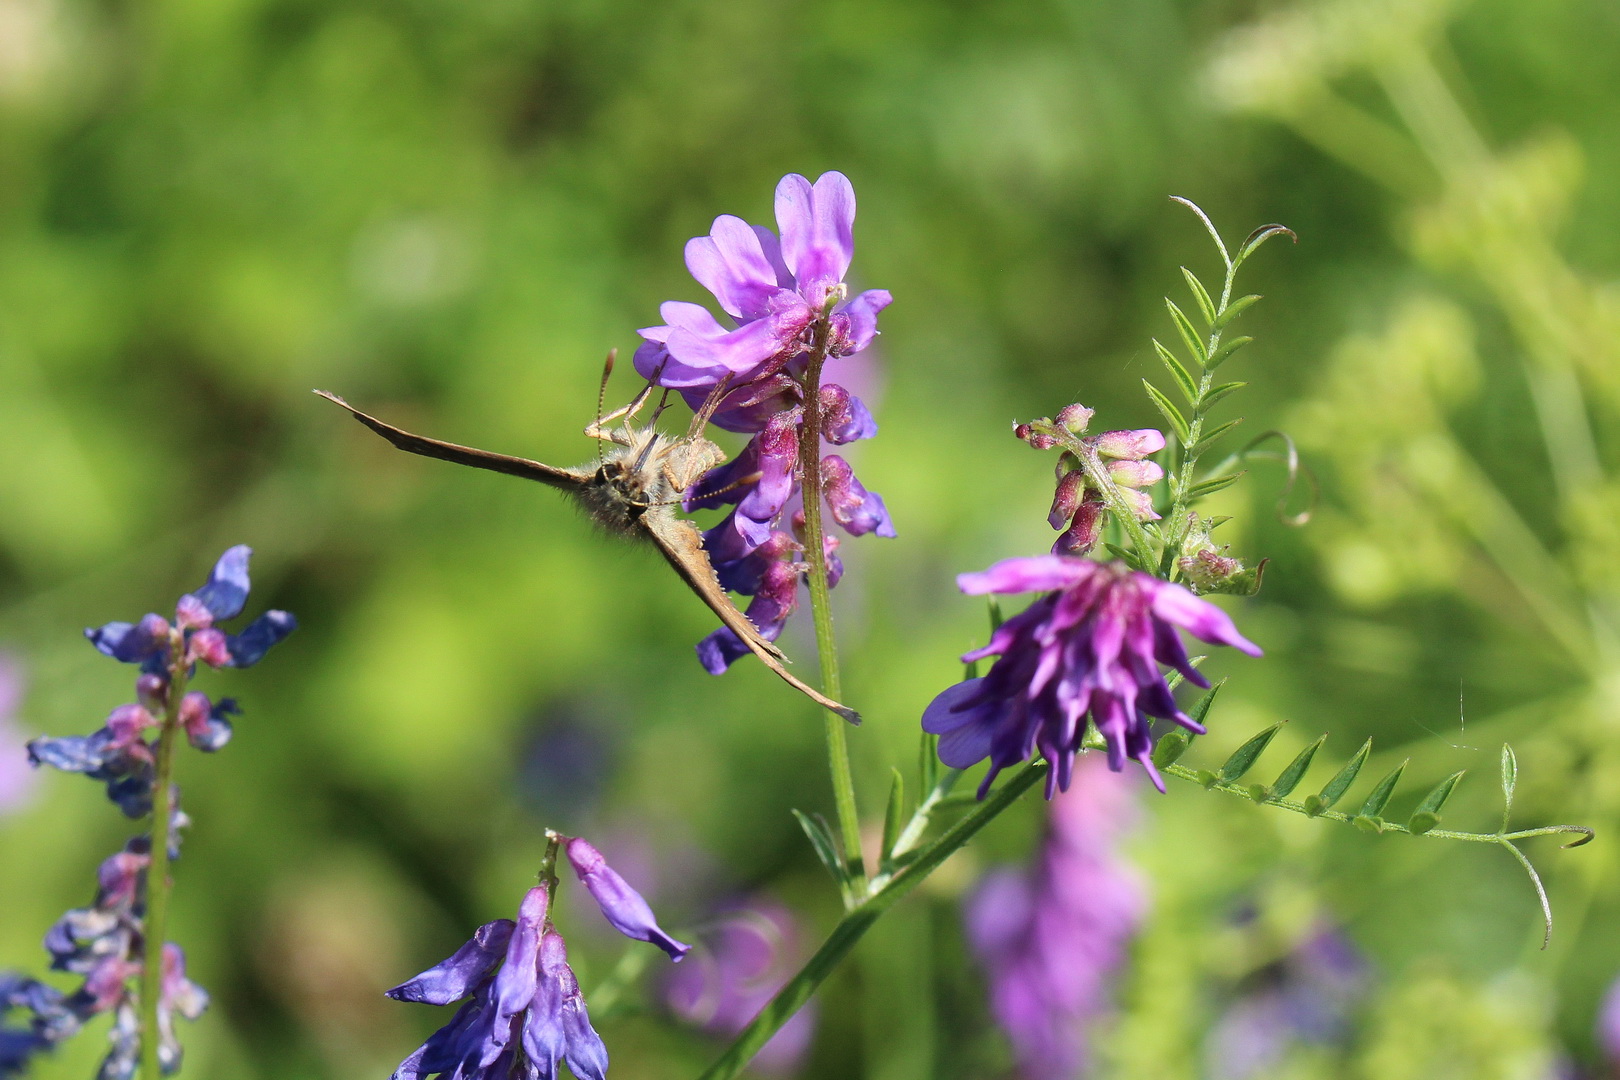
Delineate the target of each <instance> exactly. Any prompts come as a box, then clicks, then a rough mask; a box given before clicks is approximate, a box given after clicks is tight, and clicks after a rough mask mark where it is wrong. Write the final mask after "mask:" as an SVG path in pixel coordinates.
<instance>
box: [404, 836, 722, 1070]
mask: <svg viewBox="0 0 1620 1080" xmlns="http://www.w3.org/2000/svg"><path fill="white" fill-rule="evenodd" d="M563 846H564V847H565V850H566V852H567V855H568V861H569V863H570V865H572V866H573V868H574V873H575V875H576V876H577V877H578V878H579V880H580V882H581V883H582V884H584V886H585V888H586V889H587V890H588V891H589V892H590V894H591V897H592V898H593V899H594V900H595V901H596V903H597V906H598V907H599V908H600V909H601V912H602V915H603V917H605V918H606V919H607V921H608V923H609V924H610V925H611V926H612V927H613V928H614V929H615V930H617V931H619V932H620V933H621V934H623V935H625V936H626V937H628V938H631V939H633V940H636V941H645V942H649V943H650V944H653V945H656V946H658V947H659V948H660V949H662V950H664V952H666V953H668V954H669V957H670V959H672V960H676V961H678V960H680V959H681V957H683V956H685V955H686V954H687V952H688V951H690V948H691V947H690V946H688V945H685V944H682V943H681V942H679V941H676V940H675V939H674V938H673V937H671V936H670V935H669V934H667V933H665V932H664V930H663V929H662V928H661V927H660V926H659V925H658V921H657V920H656V919H655V918H654V917H653V913H652V909H651V908H650V907H649V906H648V905H647V902H646V901H645V900H644V899H642V897H641V894H640V893H638V892H636V890H635V889H633V888H631V887H630V885H629V884H628V883H627V882H626V881H625V880H624V878H622V877H621V876H619V874H618V873H617V872H616V871H614V869H613V868H612V867H611V866H609V865H608V864H607V860H605V859H604V858H603V857H602V853H601V852H599V851H597V850H596V848H594V847H592V846H591V845H590V843H588V842H587V841H585V840H582V839H579V838H578V837H575V838H572V839H567V840H566V842H565V843H564V845H563ZM550 907H551V886H550V885H549V884H546V883H542V884H540V885H537V886H535V887H534V888H532V889H530V890H529V891H528V893H527V894H525V895H524V897H523V902H522V903H521V904H520V905H519V907H518V917H517V919H516V921H514V920H511V919H496V920H495V921H494V922H489V923H485V924H484V925H483V926H480V927H479V928H478V929H477V930H476V931H475V932H474V933H473V936H472V939H471V940H469V941H468V942H467V943H466V944H465V945H463V946H462V947H461V948H459V949H457V950H456V951H455V953H454V954H452V955H451V956H450V957H449V958H448V959H446V960H444V961H442V962H440V963H439V964H436V965H434V966H433V967H431V968H429V969H428V970H426V971H424V972H422V974H420V975H418V976H416V977H415V978H414V979H411V980H409V981H408V982H405V983H402V984H400V985H399V986H396V987H394V988H393V989H392V990H390V991H388V996H389V997H391V998H393V999H394V1000H396V1001H418V1002H424V1003H426V1004H429V1005H449V1004H451V1003H453V1002H456V1001H461V1000H463V999H467V1000H466V1002H465V1004H463V1005H462V1006H461V1008H460V1009H459V1010H457V1012H456V1015H455V1016H454V1017H452V1018H451V1020H450V1022H449V1023H448V1024H446V1025H445V1026H444V1027H442V1028H440V1029H439V1030H438V1031H437V1032H435V1033H434V1034H433V1035H432V1036H431V1037H430V1038H429V1039H428V1041H427V1042H425V1043H423V1044H422V1045H421V1046H420V1047H418V1048H417V1049H416V1050H415V1051H414V1052H413V1053H412V1054H411V1055H410V1056H409V1057H407V1058H406V1059H405V1060H404V1061H403V1062H401V1063H400V1066H399V1068H397V1069H395V1070H394V1073H393V1080H424V1078H426V1077H430V1076H442V1077H444V1078H446V1080H555V1077H556V1076H557V1075H558V1072H557V1066H558V1064H559V1063H566V1064H567V1065H568V1068H569V1070H570V1071H571V1072H573V1074H574V1076H575V1077H577V1078H578V1080H603V1078H604V1077H605V1076H606V1075H607V1066H608V1055H607V1047H606V1046H604V1045H603V1043H602V1038H601V1036H599V1035H598V1034H597V1033H596V1029H595V1028H593V1027H591V1019H590V1016H589V1015H587V1013H586V1011H585V998H584V995H583V994H581V993H580V989H579V980H578V979H577V978H575V977H574V971H573V969H572V968H571V967H569V965H568V945H567V942H565V941H564V940H563V936H562V934H560V933H558V931H557V928H556V927H555V926H554V925H552V922H551V919H550V917H549V915H550Z"/></svg>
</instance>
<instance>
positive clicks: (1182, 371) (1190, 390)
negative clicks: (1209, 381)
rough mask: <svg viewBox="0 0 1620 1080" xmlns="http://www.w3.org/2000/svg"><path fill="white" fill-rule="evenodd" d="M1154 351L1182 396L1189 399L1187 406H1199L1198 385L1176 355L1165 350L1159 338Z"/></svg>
mask: <svg viewBox="0 0 1620 1080" xmlns="http://www.w3.org/2000/svg"><path fill="white" fill-rule="evenodd" d="M1153 349H1154V351H1155V352H1157V353H1158V354H1159V360H1160V361H1161V362H1163V364H1164V367H1165V370H1166V371H1168V372H1170V378H1171V379H1172V380H1173V381H1174V382H1175V384H1176V386H1177V388H1178V389H1180V390H1181V396H1182V397H1184V398H1186V399H1187V404H1188V405H1197V404H1198V384H1197V383H1195V382H1193V377H1192V376H1191V375H1190V374H1188V372H1187V369H1186V368H1185V367H1183V366H1182V364H1181V361H1180V360H1178V359H1177V358H1176V354H1175V353H1173V352H1171V351H1170V350H1169V349H1167V348H1165V346H1164V344H1163V343H1162V342H1161V341H1159V339H1158V338H1154V339H1153Z"/></svg>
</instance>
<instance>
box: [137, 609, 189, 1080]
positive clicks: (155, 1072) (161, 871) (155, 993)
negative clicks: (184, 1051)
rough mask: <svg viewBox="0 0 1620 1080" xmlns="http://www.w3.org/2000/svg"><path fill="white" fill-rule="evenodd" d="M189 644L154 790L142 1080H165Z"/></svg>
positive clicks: (179, 641)
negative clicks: (166, 959) (163, 1049)
mask: <svg viewBox="0 0 1620 1080" xmlns="http://www.w3.org/2000/svg"><path fill="white" fill-rule="evenodd" d="M190 674H191V673H190V671H189V665H187V663H186V642H185V637H184V635H183V634H182V632H181V631H180V630H179V629H178V628H176V629H175V630H174V631H173V638H172V639H171V641H170V644H169V687H168V699H167V701H166V703H165V704H164V708H163V727H162V729H161V731H160V732H159V734H158V746H157V761H156V763H155V768H154V777H153V781H152V784H153V789H152V848H151V852H150V854H149V857H150V860H151V861H150V863H149V864H148V866H147V870H146V923H145V929H144V935H143V940H144V942H145V944H144V945H143V950H144V951H143V953H142V957H141V990H140V998H139V1001H138V1004H139V1006H140V1009H139V1017H140V1033H141V1080H161V1077H162V1075H163V1064H162V1061H161V1060H160V1059H159V1054H158V1048H159V1039H160V1034H159V1028H158V1006H159V1004H160V1003H161V1001H162V999H163V943H164V942H165V941H166V940H167V938H168V923H169V897H170V895H171V894H172V893H173V891H174V879H173V878H172V877H171V876H170V874H169V861H170V860H169V845H170V843H171V836H170V833H171V831H172V829H171V820H172V818H173V817H174V753H175V749H176V748H177V747H178V746H179V742H180V703H181V701H183V700H184V699H185V696H186V683H187V681H188V679H189V676H190Z"/></svg>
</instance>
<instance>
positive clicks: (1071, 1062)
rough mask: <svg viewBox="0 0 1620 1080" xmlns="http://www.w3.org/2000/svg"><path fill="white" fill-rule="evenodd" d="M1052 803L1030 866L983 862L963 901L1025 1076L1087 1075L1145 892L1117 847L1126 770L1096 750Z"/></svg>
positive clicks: (1126, 801) (995, 1004)
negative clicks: (994, 866) (1092, 1040)
mask: <svg viewBox="0 0 1620 1080" xmlns="http://www.w3.org/2000/svg"><path fill="white" fill-rule="evenodd" d="M1075 772H1076V775H1075V783H1074V786H1073V787H1072V788H1070V789H1069V790H1068V791H1067V792H1065V793H1063V794H1062V795H1060V796H1058V797H1057V798H1055V799H1054V800H1053V801H1052V804H1051V814H1050V818H1049V820H1048V824H1047V828H1046V835H1045V837H1044V839H1043V841H1042V843H1041V847H1040V851H1039V854H1038V855H1037V856H1036V862H1035V865H1034V866H1033V867H1031V868H1030V869H1028V870H1017V869H1012V868H1003V869H999V870H994V871H991V872H990V873H989V874H987V875H985V877H984V878H983V879H982V880H981V881H980V882H979V884H978V886H977V887H976V888H975V889H974V891H973V892H972V893H971V894H970V895H969V897H968V900H967V903H966V906H965V908H964V918H965V921H966V925H967V935H968V942H969V944H970V945H971V946H972V948H973V951H974V953H975V955H977V956H978V958H979V961H980V963H981V964H983V965H984V967H985V969H986V970H987V972H988V973H989V983H990V1007H991V1012H992V1013H993V1014H994V1016H995V1018H996V1022H997V1023H998V1024H999V1025H1000V1027H1001V1029H1002V1030H1003V1031H1004V1032H1006V1034H1007V1037H1008V1039H1009V1041H1010V1042H1011V1043H1012V1047H1013V1052H1014V1055H1015V1056H1016V1057H1017V1059H1018V1063H1019V1071H1020V1073H1021V1074H1022V1075H1023V1076H1024V1077H1025V1078H1026V1080H1072V1078H1073V1077H1076V1076H1080V1075H1082V1073H1083V1070H1084V1068H1085V1064H1086V1051H1087V1044H1088V1039H1089V1034H1090V1031H1091V1028H1092V1026H1093V1025H1094V1024H1095V1023H1096V1022H1097V1021H1098V1019H1099V1018H1100V1017H1101V1016H1102V1014H1103V1013H1104V1012H1105V1011H1106V1010H1107V1008H1108V1004H1109V997H1108V991H1109V986H1110V983H1111V980H1112V977H1113V974H1114V972H1115V971H1116V970H1117V969H1118V968H1119V966H1120V964H1121V963H1122V961H1123V960H1124V958H1125V954H1126V949H1127V948H1128V947H1129V944H1130V941H1131V939H1132V937H1133V936H1134V935H1135V934H1136V931H1137V929H1138V927H1139V926H1140V925H1141V921H1142V918H1143V915H1144V914H1145V912H1146V908H1147V902H1146V897H1145V894H1144V891H1143V887H1142V884H1141V882H1140V880H1139V878H1138V876H1137V874H1136V873H1135V872H1134V870H1133V869H1132V868H1131V867H1130V866H1128V865H1127V864H1125V863H1124V862H1123V861H1122V860H1120V858H1119V857H1118V855H1117V854H1116V852H1115V847H1116V845H1117V843H1118V840H1119V837H1120V836H1121V834H1122V833H1123V832H1124V831H1125V830H1126V828H1127V827H1128V825H1129V824H1130V821H1131V819H1132V817H1133V810H1134V802H1135V798H1134V793H1133V790H1132V789H1133V787H1134V784H1135V781H1134V779H1132V778H1129V777H1123V776H1115V775H1113V774H1112V773H1110V772H1109V771H1108V770H1107V769H1105V768H1104V767H1103V764H1102V762H1101V761H1100V760H1097V759H1095V758H1093V759H1089V760H1083V761H1081V762H1080V763H1079V764H1078V765H1077V766H1076V770H1075Z"/></svg>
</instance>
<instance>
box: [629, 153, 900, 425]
mask: <svg viewBox="0 0 1620 1080" xmlns="http://www.w3.org/2000/svg"><path fill="white" fill-rule="evenodd" d="M776 223H777V227H778V228H779V229H780V230H781V239H780V240H778V239H777V237H776V235H774V234H773V233H772V232H771V231H770V230H769V229H765V228H762V227H760V226H753V225H749V224H748V223H747V222H745V221H743V220H742V219H741V218H738V217H733V216H731V215H730V214H723V215H721V216H720V217H717V218H715V219H714V226H713V227H712V228H711V230H710V232H709V235H708V236H698V237H694V238H693V239H691V240H689V241H687V244H686V267H687V269H688V270H690V271H691V273H692V276H693V277H694V278H696V279H697V281H698V283H699V284H701V285H702V286H703V287H704V288H706V289H708V290H709V292H711V293H713V294H714V298H715V300H717V301H718V302H719V304H720V306H721V308H722V309H724V310H725V312H726V314H727V315H729V316H731V318H732V319H733V320H735V321H736V323H737V328H736V329H734V330H727V329H726V328H725V327H724V326H722V325H721V324H720V323H719V321H718V320H716V319H715V317H714V316H713V315H711V314H710V313H709V311H708V310H707V309H705V308H703V307H702V306H700V305H698V304H687V303H681V302H679V301H671V302H669V303H666V304H664V305H663V306H662V308H660V314H662V315H663V316H664V322H665V325H663V326H650V327H647V328H646V329H644V330H641V331H640V334H641V336H642V337H643V338H645V339H646V344H644V345H642V346H641V348H639V349H637V350H636V356H635V365H636V370H637V371H639V372H640V373H641V374H642V376H643V377H645V378H646V379H648V380H650V381H653V382H657V383H658V384H659V385H661V386H668V387H672V388H675V389H678V390H681V391H682V392H683V393H685V394H686V395H687V397H688V401H689V402H692V401H693V400H694V397H695V398H696V400H697V401H701V399H702V398H703V397H705V396H706V395H707V394H708V392H709V390H710V389H712V388H713V387H714V386H715V385H716V384H717V383H719V382H720V381H721V380H722V379H725V378H727V377H729V378H730V379H731V380H732V382H733V383H734V385H735V386H736V388H737V389H738V390H740V389H743V388H744V387H747V386H749V385H750V384H752V383H754V382H756V381H757V380H760V379H765V378H768V377H769V376H771V375H774V374H776V373H777V372H779V371H781V370H782V369H783V368H785V367H787V366H788V365H789V364H790V363H791V362H792V361H793V360H795V359H796V358H798V357H800V356H802V355H803V354H804V353H806V352H807V351H808V350H809V349H810V347H811V342H810V341H809V340H808V332H809V331H810V329H811V328H812V326H814V324H815V323H816V322H817V320H819V319H820V318H821V316H822V313H823V311H824V310H826V309H827V308H828V305H829V304H830V305H831V311H830V313H829V314H830V320H829V322H830V333H831V342H830V343H829V348H828V355H830V356H849V355H851V354H853V353H857V352H860V351H861V350H862V349H864V348H866V347H867V346H868V345H869V344H871V342H872V339H873V338H874V337H875V336H876V335H877V315H878V312H880V311H882V310H883V309H884V308H885V307H887V306H888V305H889V302H890V299H891V297H890V296H889V294H888V293H887V292H886V291H884V290H882V289H873V290H869V291H867V292H863V293H861V294H860V295H859V296H856V297H855V298H854V299H852V300H845V299H844V298H845V296H847V294H848V289H847V286H845V284H844V275H845V274H846V273H847V272H848V270H849V264H850V262H851V260H852V259H853V258H854V254H855V238H854V225H855V189H854V188H853V187H851V186H850V183H849V179H848V178H847V177H845V176H844V174H843V173H837V172H828V173H823V174H822V175H821V177H820V178H819V179H817V180H816V182H815V184H814V185H812V184H811V183H810V181H809V180H807V179H805V178H804V177H802V176H800V175H798V174H797V173H791V174H789V175H787V176H784V177H783V178H782V181H781V183H779V184H777V186H776ZM776 388H777V389H782V390H785V389H786V387H785V386H781V385H780V384H777V387H776ZM735 392H736V391H735V390H734V391H733V393H735ZM744 396H745V397H746V396H753V395H744ZM728 419H730V417H724V418H723V417H721V416H720V415H719V414H717V415H716V418H715V422H716V423H717V424H719V425H720V426H721V427H728V426H729V425H728V423H727V420H728ZM732 430H751V429H746V428H745V429H737V428H732Z"/></svg>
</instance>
